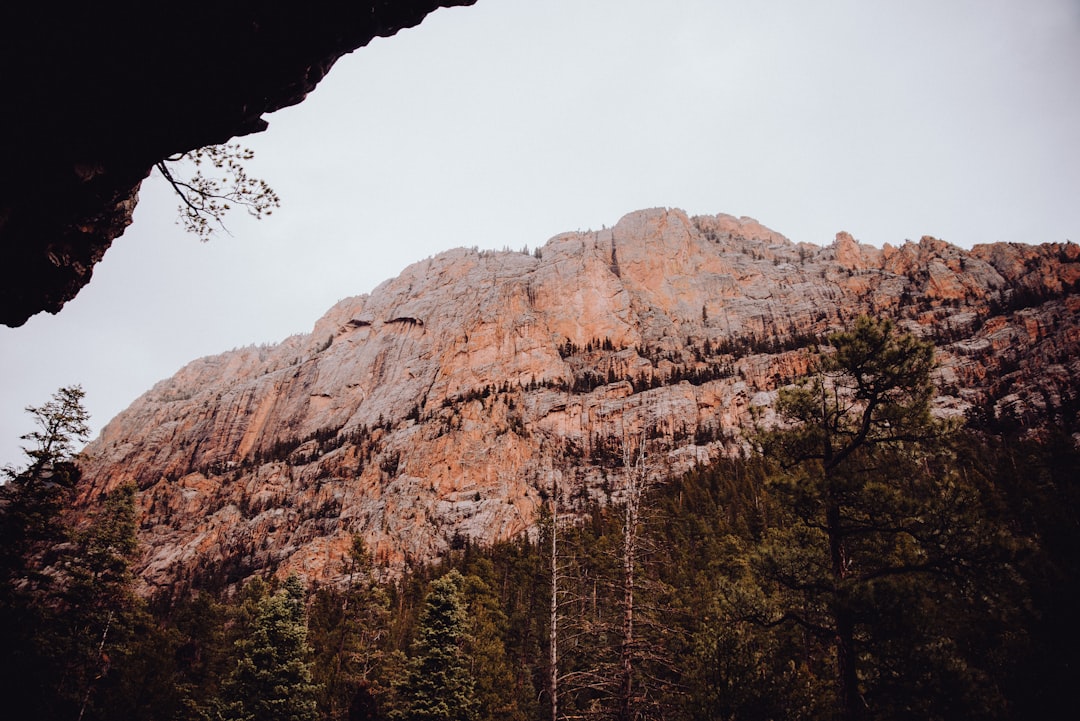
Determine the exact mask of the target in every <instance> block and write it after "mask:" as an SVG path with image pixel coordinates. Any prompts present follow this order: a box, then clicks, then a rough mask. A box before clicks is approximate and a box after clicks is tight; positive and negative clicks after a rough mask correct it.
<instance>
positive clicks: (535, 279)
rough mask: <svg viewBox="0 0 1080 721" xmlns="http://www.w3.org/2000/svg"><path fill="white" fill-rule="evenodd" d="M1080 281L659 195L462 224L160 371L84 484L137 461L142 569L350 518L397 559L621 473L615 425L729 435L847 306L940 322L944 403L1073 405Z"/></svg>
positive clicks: (662, 438)
mask: <svg viewBox="0 0 1080 721" xmlns="http://www.w3.org/2000/svg"><path fill="white" fill-rule="evenodd" d="M1078 287H1080V247H1078V246H1076V245H1074V244H1065V245H1062V244H1056V245H1042V246H1037V247H1035V246H1024V245H1013V244H994V245H986V246H978V247H976V248H974V249H973V250H971V251H964V250H961V249H959V248H956V247H953V246H951V245H948V244H946V243H944V242H941V241H938V240H935V239H933V238H923V239H922V240H921V241H919V242H918V243H910V242H909V243H905V244H904V245H902V246H900V247H892V246H888V245H886V246H885V247H884V249H876V248H872V247H869V246H864V245H860V244H859V243H857V242H856V241H855V240H853V239H852V238H851V237H850V236H849V235H847V234H845V233H841V234H839V235H838V236H837V238H836V241H835V242H834V243H833V244H832V245H831V246H829V247H825V248H821V247H817V246H813V245H806V244H799V245H797V244H794V243H792V242H790V241H788V240H787V239H785V238H784V237H782V236H780V235H779V234H777V233H775V232H773V231H771V230H769V229H768V228H765V227H764V226H762V225H760V224H758V223H757V222H756V221H754V220H751V219H748V218H734V217H730V216H726V215H718V216H715V217H695V218H690V217H687V215H686V214H684V213H683V212H681V211H678V210H663V209H654V210H648V211H641V212H637V213H632V214H630V215H627V216H626V217H624V218H623V219H622V220H621V221H619V223H618V224H617V225H616V226H615V227H614V228H611V229H605V230H601V231H598V232H586V233H567V234H564V235H560V236H557V237H555V238H552V239H551V240H550V241H548V242H547V244H546V245H544V246H543V247H542V248H541V249H539V250H537V251H536V252H535V253H533V254H524V253H516V252H490V251H480V252H477V251H476V250H464V249H459V250H452V251H449V252H447V253H444V254H441V255H439V256H436V257H434V258H429V259H427V260H424V261H421V262H419V263H417V264H415V265H413V266H411V267H409V268H407V269H406V270H405V271H404V272H403V273H402V274H401V275H400V276H399V277H397V278H395V279H393V280H390V281H387V282H385V283H383V284H382V285H381V286H379V287H378V288H376V289H375V290H374V291H373V292H372V293H371V294H370V295H364V296H358V297H355V298H349V299H346V300H343V301H341V302H339V303H338V304H337V305H336V306H335V307H333V308H331V309H330V310H329V312H327V314H326V315H325V316H324V317H323V318H321V319H320V320H319V321H318V322H317V323H316V324H315V327H314V330H313V331H312V333H311V334H310V335H303V336H295V337H292V338H289V339H287V340H285V341H284V342H282V343H281V344H279V345H276V346H270V347H251V348H244V349H240V350H234V351H231V352H228V353H223V354H221V355H218V356H214V357H210V358H203V359H201V360H197V361H194V362H192V363H191V364H189V365H188V366H187V367H185V368H184V369H182V370H181V371H180V372H179V373H177V374H176V375H175V376H174V377H172V378H170V379H168V380H164V381H162V382H160V383H158V384H157V385H156V386H155V387H154V388H153V389H151V390H150V391H149V392H147V393H146V394H145V395H143V396H142V397H141V398H140V399H138V400H137V401H136V402H135V403H134V404H133V405H132V406H131V407H130V408H129V409H127V410H126V411H125V412H123V413H122V414H120V415H119V416H118V417H117V418H116V419H114V420H113V421H112V422H111V423H110V424H109V425H108V426H107V427H106V428H105V429H104V431H103V432H102V434H101V436H100V438H98V439H97V440H96V441H95V442H94V443H92V444H91V445H90V446H89V447H88V448H87V450H86V456H87V462H86V479H87V483H86V485H85V486H84V488H83V493H82V498H83V501H84V502H86V503H90V502H92V500H93V499H94V498H96V497H98V496H99V495H100V494H101V493H102V492H105V491H108V490H109V489H112V488H115V487H116V486H118V485H120V484H122V483H125V482H129V481H133V482H135V483H136V484H137V485H138V487H139V489H140V494H139V505H140V523H141V526H140V538H141V541H142V548H143V549H144V551H143V558H142V560H141V562H140V565H139V568H138V571H139V573H140V574H141V577H142V579H143V580H144V581H145V583H146V588H147V590H148V591H155V590H166V589H173V588H176V587H178V586H183V585H186V584H188V583H209V582H212V581H216V582H229V581H235V580H237V579H240V578H243V577H245V576H247V575H249V574H251V573H255V572H257V571H260V570H263V569H268V568H275V569H278V570H280V571H286V570H288V571H297V572H300V573H302V574H305V575H306V576H308V577H310V578H313V579H331V578H333V577H334V575H335V574H336V573H338V571H339V569H340V562H341V560H342V558H343V556H344V554H345V553H346V551H347V549H348V548H349V545H350V537H351V535H352V534H354V533H358V534H360V535H362V536H363V537H364V538H365V540H366V541H367V543H368V546H369V547H370V548H371V549H372V550H373V551H374V553H375V556H376V558H377V559H378V560H379V561H380V562H382V563H384V564H386V565H387V566H388V567H390V568H396V567H400V566H401V565H402V564H404V563H407V562H410V561H414V560H424V559H430V558H432V557H434V556H436V555H437V554H439V553H440V552H442V551H444V550H445V549H447V548H448V547H451V546H453V545H454V544H458V543H460V542H461V541H462V540H463V539H466V538H468V539H472V540H475V541H480V542H485V541H493V540H496V539H504V538H508V537H510V536H513V535H515V534H518V533H522V532H524V531H527V530H528V529H530V528H531V527H533V525H534V523H535V521H536V519H537V513H538V511H539V510H540V508H541V505H542V503H543V502H544V500H545V499H546V498H547V497H548V495H549V492H550V489H551V488H552V483H553V482H555V481H558V482H559V484H560V488H561V494H562V497H563V498H564V499H565V501H566V502H567V503H573V502H575V499H576V501H581V500H582V499H585V498H589V497H601V498H602V497H604V496H605V495H610V494H614V495H615V496H616V497H617V495H618V492H619V485H620V480H619V479H620V477H621V476H620V467H621V465H622V460H621V459H622V455H621V450H620V449H621V447H622V441H623V439H626V438H638V437H642V436H647V437H648V438H649V449H650V459H651V464H652V468H653V471H654V472H655V473H657V474H659V473H663V472H667V471H677V470H680V469H683V468H686V467H688V466H690V465H691V464H693V463H695V462H696V461H699V460H704V459H707V458H710V457H715V456H717V455H718V454H722V453H725V452H732V451H734V450H736V449H737V448H738V447H739V444H740V443H741V440H740V438H741V437H740V429H741V428H743V427H744V426H745V425H746V424H747V423H748V421H749V420H750V418H751V415H752V414H753V415H755V416H759V417H762V418H764V421H765V422H768V421H769V418H770V412H769V405H770V403H771V402H772V400H773V399H774V398H775V391H776V388H777V387H778V386H780V385H783V384H786V383H790V382H792V381H793V380H794V379H795V378H796V377H798V376H799V374H800V373H802V372H804V371H805V369H806V359H807V348H808V346H809V345H811V344H812V343H813V342H814V340H815V338H819V337H821V336H823V335H824V334H826V333H828V332H831V331H832V330H835V329H837V328H839V327H841V326H843V325H844V324H845V323H846V322H848V321H850V320H851V319H853V318H855V317H856V316H858V315H860V314H865V313H870V314H875V315H888V316H891V317H894V318H896V319H897V320H898V322H899V323H900V324H901V326H902V327H904V328H906V329H908V330H911V331H913V332H915V333H917V334H919V335H921V336H924V337H928V338H932V339H933V340H934V341H935V343H936V344H937V346H938V348H939V359H940V361H941V367H940V370H939V371H938V385H939V391H940V397H939V398H938V401H937V403H938V408H939V411H940V412H941V413H952V414H960V413H964V412H969V411H972V410H974V411H976V412H979V413H982V415H983V416H984V418H986V417H990V416H996V417H997V418H998V421H999V422H1001V421H1010V422H1021V423H1023V422H1027V421H1030V420H1031V419H1034V418H1038V419H1043V420H1045V419H1051V420H1055V419H1056V421H1057V422H1065V420H1067V419H1073V420H1074V419H1075V413H1076V408H1077V394H1076V389H1077V378H1078V376H1080V353H1078V350H1080V313H1078V312H1077V311H1078V310H1080V296H1078V295H1077V293H1076V290H1077V288H1078ZM987 408H989V409H991V410H990V411H989V412H987V411H986V410H985V409H987Z"/></svg>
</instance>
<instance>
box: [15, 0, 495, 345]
mask: <svg viewBox="0 0 1080 721" xmlns="http://www.w3.org/2000/svg"><path fill="white" fill-rule="evenodd" d="M474 2H475V0H392V1H388V0H370V1H368V2H364V1H362V0H310V1H309V2H304V3H258V2H244V3H236V2H228V3H216V2H188V3H154V4H148V3H139V2H119V1H118V0H107V1H105V2H96V3H83V4H79V5H76V6H71V7H68V6H65V7H64V9H63V11H58V9H57V7H56V6H55V5H52V4H48V3H27V2H8V3H4V4H3V6H2V9H0V71H2V72H3V76H4V78H5V79H6V80H7V83H6V90H5V111H4V112H3V113H0V269H2V270H0V323H4V324H5V325H10V326H18V325H21V324H22V323H24V322H25V321H26V320H27V318H29V317H30V316H32V315H34V314H35V313H38V312H40V311H43V310H45V311H49V312H51V313H55V312H57V311H59V310H60V308H61V307H62V306H63V305H64V303H66V302H67V301H68V300H70V299H71V298H73V297H74V296H75V294H76V293H78V291H79V290H80V289H81V288H82V287H83V286H84V285H85V284H86V283H87V282H89V280H90V276H91V274H92V272H93V268H94V265H95V264H96V263H97V262H98V261H99V260H100V259H101V257H102V256H103V255H104V253H105V251H106V250H108V248H109V245H110V244H111V243H112V241H113V240H114V239H115V238H116V237H117V236H119V235H120V234H121V233H122V232H123V231H124V229H125V228H126V227H127V225H128V224H129V223H131V214H132V211H133V210H134V208H135V204H136V202H137V197H138V191H139V185H140V183H141V182H142V180H143V179H144V178H145V177H146V176H147V175H148V174H149V172H150V170H151V168H153V166H154V164H155V163H157V162H159V161H161V160H162V159H164V158H167V157H169V156H171V155H174V154H178V153H183V152H187V151H190V150H194V149H196V148H200V147H203V146H206V145H215V144H220V143H224V142H225V141H227V140H229V139H230V138H233V137H236V136H242V135H247V134H249V133H253V132H258V131H260V130H262V129H264V128H265V127H266V121H265V120H264V119H263V117H262V116H263V115H264V114H266V113H269V112H272V111H274V110H277V109H280V108H283V107H286V106H289V105H294V104H296V103H299V102H300V101H301V100H303V99H304V97H306V95H307V94H308V93H309V92H311V90H313V89H314V88H315V86H316V84H317V83H318V82H319V81H320V80H322V78H323V76H325V75H326V73H327V72H328V71H329V69H330V67H331V66H332V65H333V64H334V62H335V61H336V60H337V59H338V58H339V57H341V56H342V55H344V54H346V53H348V52H351V51H352V50H354V49H356V48H358V47H361V46H363V45H366V44H367V43H368V42H370V41H371V40H372V39H373V38H375V37H377V36H389V35H393V34H394V33H396V32H397V31H398V30H400V29H402V28H405V27H411V26H413V25H416V24H418V23H419V22H420V21H421V20H423V18H424V17H425V16H426V15H427V14H428V13H430V12H432V11H433V10H435V9H436V8H439V7H449V6H453V5H471V4H473V3H474Z"/></svg>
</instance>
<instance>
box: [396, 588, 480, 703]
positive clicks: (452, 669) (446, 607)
mask: <svg viewBox="0 0 1080 721" xmlns="http://www.w3.org/2000/svg"><path fill="white" fill-rule="evenodd" d="M464 581H465V579H464V578H463V577H462V575H461V573H459V572H458V571H457V570H452V571H450V572H448V573H446V574H444V575H443V576H441V577H439V578H437V579H435V580H434V581H433V582H432V583H431V590H430V591H429V592H428V594H427V597H426V598H425V599H424V608H423V611H422V612H421V614H420V620H419V624H418V625H417V628H416V634H415V637H414V638H413V641H412V644H411V645H410V648H409V660H408V666H407V673H406V677H405V680H404V686H403V687H402V688H400V689H398V697H399V699H400V702H399V703H400V705H399V706H398V707H397V708H394V709H392V710H391V714H390V717H391V718H400V719H409V721H414V720H415V721H424V720H425V719H430V720H433V721H434V720H441V721H471V720H472V719H475V718H476V707H477V699H476V693H475V687H476V680H475V678H474V677H473V674H472V671H471V669H470V668H469V665H468V658H467V656H466V653H465V646H466V644H467V643H468V642H469V640H470V639H469V635H468V632H469V622H468V615H467V608H468V607H467V605H466V603H465V600H464V598H463V596H462V593H463V585H464Z"/></svg>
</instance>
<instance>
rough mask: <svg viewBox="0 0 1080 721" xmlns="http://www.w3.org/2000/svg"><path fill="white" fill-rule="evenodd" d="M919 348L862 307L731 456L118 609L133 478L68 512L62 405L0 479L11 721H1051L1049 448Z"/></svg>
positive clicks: (1072, 448) (1059, 470)
mask: <svg viewBox="0 0 1080 721" xmlns="http://www.w3.org/2000/svg"><path fill="white" fill-rule="evenodd" d="M933 367H934V360H933V349H932V346H931V345H930V344H928V343H924V342H922V341H919V340H917V339H915V338H913V337H911V336H909V335H905V334H902V333H899V332H897V331H896V330H895V329H894V328H893V327H892V325H891V324H890V323H889V322H888V321H876V320H872V319H867V318H862V319H859V320H858V321H857V322H856V323H854V324H853V326H852V327H851V328H849V329H848V330H847V331H844V332H841V333H837V334H834V335H833V336H830V338H829V339H828V342H827V343H826V344H825V345H823V346H822V347H821V348H820V349H818V350H817V352H816V355H815V358H814V363H813V370H812V373H811V374H810V375H809V376H808V377H807V378H805V379H803V381H802V382H800V383H798V384H795V385H793V386H789V387H788V388H786V389H784V390H782V391H781V393H780V395H779V400H778V404H777V410H778V412H779V413H780V415H781V417H782V418H783V419H784V423H782V424H780V425H778V426H775V427H772V428H762V429H754V430H752V431H748V433H747V443H746V451H745V452H744V453H743V454H742V455H741V456H739V457H735V458H726V459H722V460H717V461H714V462H712V463H710V464H707V465H699V466H698V467H696V468H694V469H693V470H691V471H690V472H687V473H685V474H682V475H679V476H676V477H668V478H657V477H654V476H653V475H651V474H650V473H649V471H648V469H649V467H650V466H649V463H648V458H647V453H646V451H647V449H646V445H645V443H644V442H639V443H637V444H635V443H633V442H632V439H628V441H627V443H626V447H625V448H623V449H622V454H623V464H622V475H623V481H624V484H623V488H622V489H621V490H620V492H618V493H615V494H613V495H612V496H611V498H610V500H609V501H608V502H604V503H601V502H597V501H588V502H585V501H581V500H577V501H575V500H574V499H572V498H570V497H568V496H569V494H565V495H564V494H563V493H562V492H560V490H559V489H552V490H551V492H550V493H547V495H546V496H545V498H546V500H547V512H546V515H545V516H544V517H542V518H541V519H540V522H539V528H538V531H537V532H536V533H535V534H533V535H531V536H523V537H520V538H517V539H515V540H513V541H511V542H507V543H501V544H496V545H492V546H478V545H475V544H472V543H470V542H468V541H467V540H465V539H462V542H461V543H458V544H455V548H454V549H453V550H451V551H450V552H449V553H448V554H447V555H446V556H445V557H444V558H443V559H441V560H440V561H439V562H438V563H434V564H430V565H423V566H413V567H410V568H408V569H406V571H405V572H404V573H402V574H391V573H389V572H388V571H387V569H385V568H383V567H381V566H379V565H378V564H377V563H375V561H374V560H373V558H372V555H371V554H370V553H369V552H368V550H367V549H366V548H365V546H364V543H363V541H362V539H361V538H360V537H359V536H357V537H356V538H355V539H354V544H353V548H352V552H351V553H350V555H349V557H348V558H345V559H342V562H341V569H340V575H339V583H336V584H334V585H309V584H306V583H305V582H304V581H303V580H302V579H300V578H298V577H296V576H291V577H288V578H279V577H275V576H273V575H272V574H268V575H267V576H266V577H257V578H253V579H250V580H248V581H247V582H246V583H245V584H243V585H242V586H239V587H227V588H202V589H199V588H193V589H184V592H183V593H175V594H172V595H171V596H170V597H168V598H144V597H141V596H139V595H137V594H136V593H135V587H136V586H135V580H134V577H133V574H132V571H131V564H132V562H133V560H134V558H135V556H136V552H137V540H136V517H135V494H136V490H135V489H134V488H133V487H124V488H120V489H118V490H117V491H115V492H114V493H113V494H111V495H110V496H108V497H107V498H105V499H102V501H101V502H100V503H98V504H97V506H96V511H95V512H94V513H93V514H92V515H91V516H90V517H87V516H86V515H82V516H79V517H78V520H76V517H75V516H74V515H73V514H72V513H70V509H71V507H72V504H73V500H74V496H75V493H76V489H77V487H78V483H79V478H80V471H79V465H78V456H77V455H75V454H74V453H73V448H74V446H75V444H76V442H77V441H79V440H81V439H82V437H83V436H84V435H85V433H86V416H85V412H84V411H83V410H82V406H81V402H80V401H81V398H82V390H81V389H80V388H79V387H77V386H73V387H69V388H64V389H61V390H60V391H58V393H57V394H56V395H55V396H54V397H53V398H52V399H51V400H50V401H48V402H47V403H46V404H44V405H43V406H41V407H33V408H28V409H27V410H28V412H29V413H30V416H31V418H32V419H33V422H34V423H35V426H36V430H34V431H32V432H31V433H28V434H27V435H26V436H24V440H26V441H27V448H26V453H27V465H26V467H25V468H21V469H8V470H7V472H6V476H7V477H6V480H5V481H4V483H3V485H2V486H0V632H2V636H0V638H2V640H3V652H2V654H0V665H2V668H0V686H2V689H0V694H2V698H3V704H4V705H3V708H4V709H5V711H4V713H3V716H4V717H5V718H10V719H70V720H71V721H82V720H86V721H90V720H91V719H94V720H101V721H106V720H109V721H111V720H114V719H115V720H119V719H124V720H139V719H147V720H150V719H154V720H167V721H173V720H175V721H189V720H190V721H195V720H215V721H219V720H221V721H223V720H230V721H231V720H240V719H251V720H257V721H275V720H277V719H281V720H283V721H284V720H286V719H288V720H290V721H307V720H311V721H315V720H317V719H320V720H321V719H325V720H327V721H329V720H334V721H346V720H348V721H371V720H375V719H379V720H382V719H386V720H411V719H423V720H427V719H431V720H435V719H438V720H445V721H451V720H453V721H489V720H490V721H542V720H543V721H547V720H550V721H560V720H561V719H597V720H603V719H611V720H617V721H631V720H646V719H669V720H672V721H706V720H709V721H713V720H715V721H720V720H725V721H726V720H745V721H755V720H761V721H764V720H767V719H841V720H844V721H847V720H849V719H875V720H876V719H941V720H947V719H1056V718H1068V717H1070V716H1071V714H1069V713H1068V710H1069V709H1070V708H1071V705H1072V704H1071V701H1072V699H1073V697H1072V692H1073V691H1074V690H1075V686H1076V682H1077V681H1078V680H1080V673H1078V669H1080V643H1078V642H1080V622H1078V619H1077V613H1076V612H1075V610H1074V606H1075V599H1076V598H1077V597H1078V596H1080V584H1078V578H1080V573H1078V571H1080V568H1078V566H1080V486H1078V484H1080V473H1078V472H1077V471H1078V469H1080V463H1078V461H1080V453H1078V449H1077V446H1076V442H1075V438H1074V437H1073V436H1071V435H1070V431H1072V430H1075V429H1070V428H1066V427H1061V426H1060V425H1058V426H1054V425H1051V426H1049V427H1046V426H1044V427H1041V428H1038V429H1035V428H1022V427H1017V426H1015V425H1013V426H1009V427H1004V426H992V425H989V424H987V423H985V422H978V418H980V417H983V418H985V415H983V416H978V415H973V416H972V420H971V421H970V422H968V423H960V422H956V421H945V420H942V419H940V418H937V417H935V416H934V415H933V414H931V413H930V406H931V401H932V396H933V388H932V386H931V384H930V378H931V372H932V370H933Z"/></svg>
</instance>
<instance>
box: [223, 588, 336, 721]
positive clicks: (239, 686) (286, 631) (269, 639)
mask: <svg viewBox="0 0 1080 721" xmlns="http://www.w3.org/2000/svg"><path fill="white" fill-rule="evenodd" d="M304 595H305V590H304V586H303V584H302V582H301V581H300V580H299V579H298V578H297V577H295V576H290V577H289V579H288V580H287V581H286V582H285V585H284V587H283V588H281V589H280V590H279V591H278V592H277V593H274V594H273V595H271V596H267V597H265V598H263V599H262V600H261V601H260V602H259V604H258V613H257V615H256V617H255V620H254V624H253V627H252V630H251V634H250V635H249V636H248V637H246V638H241V639H240V640H239V641H237V644H236V646H237V650H238V652H239V656H240V657H239V659H238V660H237V663H236V668H235V669H233V671H232V673H231V675H230V676H229V678H228V679H227V681H226V683H225V684H224V688H223V693H222V695H223V696H224V699H223V704H222V706H221V708H220V709H219V714H220V716H221V717H222V718H224V719H227V720H228V721H313V720H314V719H316V718H318V713H317V711H316V707H315V697H316V692H317V690H318V688H317V687H316V686H315V684H313V683H312V680H311V679H312V674H311V661H310V660H309V657H310V655H311V649H310V648H309V647H308V644H307V625H306V622H305V619H304Z"/></svg>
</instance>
